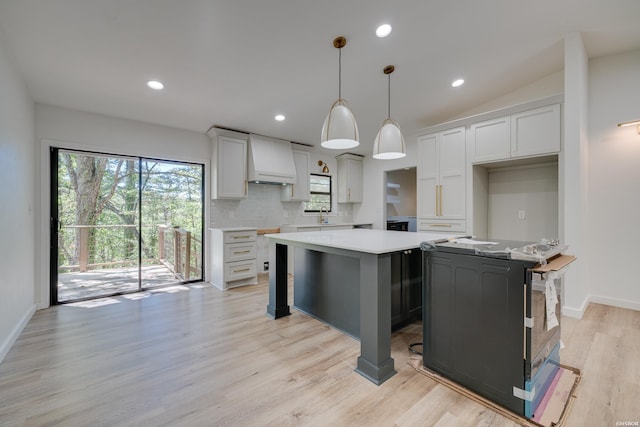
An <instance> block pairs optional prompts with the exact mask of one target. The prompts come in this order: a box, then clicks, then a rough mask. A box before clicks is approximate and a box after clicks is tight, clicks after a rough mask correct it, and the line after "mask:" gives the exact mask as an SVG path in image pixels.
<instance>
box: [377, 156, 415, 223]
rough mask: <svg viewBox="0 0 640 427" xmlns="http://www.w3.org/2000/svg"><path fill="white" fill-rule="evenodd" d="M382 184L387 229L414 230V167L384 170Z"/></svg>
mask: <svg viewBox="0 0 640 427" xmlns="http://www.w3.org/2000/svg"><path fill="white" fill-rule="evenodd" d="M384 186H385V188H384V194H385V211H386V215H385V216H386V227H387V230H398V231H416V230H417V226H416V211H417V201H416V196H417V193H416V191H417V190H416V187H417V186H416V168H415V167H408V168H402V169H396V170H391V171H386V172H385V180H384Z"/></svg>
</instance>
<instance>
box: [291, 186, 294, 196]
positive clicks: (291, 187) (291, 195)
mask: <svg viewBox="0 0 640 427" xmlns="http://www.w3.org/2000/svg"><path fill="white" fill-rule="evenodd" d="M293 186H294V184H291V197H292V198H293Z"/></svg>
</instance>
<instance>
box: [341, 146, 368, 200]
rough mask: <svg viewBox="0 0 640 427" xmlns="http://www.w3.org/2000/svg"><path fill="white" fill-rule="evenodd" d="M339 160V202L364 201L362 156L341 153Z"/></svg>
mask: <svg viewBox="0 0 640 427" xmlns="http://www.w3.org/2000/svg"><path fill="white" fill-rule="evenodd" d="M336 159H337V161H338V203H361V202H362V157H360V156H355V155H353V154H340V155H339V156H336Z"/></svg>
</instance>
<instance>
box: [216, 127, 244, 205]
mask: <svg viewBox="0 0 640 427" xmlns="http://www.w3.org/2000/svg"><path fill="white" fill-rule="evenodd" d="M214 145H215V146H214V159H212V165H213V167H214V169H215V170H213V171H212V174H211V175H212V183H213V185H212V187H213V188H212V197H213V198H214V199H243V198H245V197H247V141H244V140H241V139H236V138H229V137H226V136H219V137H217V141H216V143H215V144H214Z"/></svg>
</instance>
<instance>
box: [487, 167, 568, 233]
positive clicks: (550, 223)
mask: <svg viewBox="0 0 640 427" xmlns="http://www.w3.org/2000/svg"><path fill="white" fill-rule="evenodd" d="M487 196H488V197H487V209H488V215H487V217H488V233H487V237H488V238H489V239H490V240H491V239H504V240H520V241H528V242H539V241H540V240H541V239H542V238H547V239H556V238H558V165H557V164H548V163H544V164H540V165H530V166H520V167H509V168H498V169H492V170H490V171H489V174H488V195H487ZM520 211H522V212H524V216H525V218H522V219H521V218H519V216H518V214H519V212H520Z"/></svg>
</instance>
